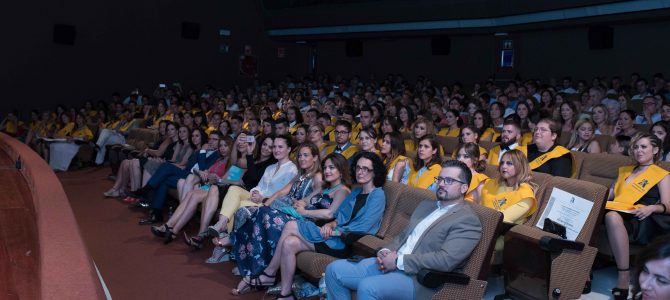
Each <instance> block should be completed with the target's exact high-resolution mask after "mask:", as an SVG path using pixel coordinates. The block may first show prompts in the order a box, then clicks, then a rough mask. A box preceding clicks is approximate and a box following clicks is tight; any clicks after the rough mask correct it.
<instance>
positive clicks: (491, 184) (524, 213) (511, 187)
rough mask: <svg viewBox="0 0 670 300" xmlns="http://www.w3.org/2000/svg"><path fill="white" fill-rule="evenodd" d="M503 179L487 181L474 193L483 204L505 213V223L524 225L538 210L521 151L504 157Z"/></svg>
mask: <svg viewBox="0 0 670 300" xmlns="http://www.w3.org/2000/svg"><path fill="white" fill-rule="evenodd" d="M498 171H499V172H500V176H499V177H498V178H497V179H496V180H487V181H486V182H485V183H484V184H483V185H482V186H480V187H479V188H478V189H477V190H476V192H474V195H473V198H474V199H475V200H476V201H477V202H478V203H479V204H481V205H483V206H486V207H488V208H492V209H495V210H497V211H499V212H502V213H503V221H504V222H506V223H512V224H521V223H523V222H524V221H526V220H527V219H528V218H529V217H530V216H531V215H533V213H534V212H535V211H536V210H537V200H536V199H535V186H534V184H533V183H532V182H531V180H532V176H531V173H530V166H529V165H528V159H526V155H524V154H523V152H521V151H519V150H516V149H515V150H510V151H507V152H505V154H503V156H502V158H501V159H500V165H499V166H498Z"/></svg>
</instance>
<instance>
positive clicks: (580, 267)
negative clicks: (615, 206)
mask: <svg viewBox="0 0 670 300" xmlns="http://www.w3.org/2000/svg"><path fill="white" fill-rule="evenodd" d="M553 188H559V189H561V190H564V191H566V192H569V193H572V194H574V195H577V196H579V197H582V198H584V199H586V200H589V201H592V202H593V207H592V209H591V211H590V212H589V216H588V217H587V220H586V223H585V224H584V227H583V228H582V230H581V231H580V232H579V235H578V236H577V238H576V240H575V242H574V243H571V242H566V240H563V239H562V238H560V237H559V236H558V235H555V234H552V233H549V232H545V231H543V230H541V229H540V228H537V227H536V226H535V224H536V223H537V220H538V219H537V217H536V218H535V219H533V222H532V223H529V224H523V225H517V226H514V227H512V228H511V229H510V231H509V232H508V233H507V234H506V235H505V249H504V254H503V273H504V275H505V281H506V292H507V293H509V294H510V295H512V296H514V297H518V298H524V299H577V298H579V297H580V296H581V293H582V290H583V287H584V284H585V282H586V281H587V280H588V279H589V273H590V270H591V266H592V264H593V261H594V259H595V255H596V253H597V249H596V248H594V247H592V246H591V245H589V243H590V241H591V237H592V235H593V233H594V230H595V229H596V226H597V224H598V219H599V218H598V217H599V216H600V215H601V214H602V212H603V209H604V207H605V201H606V196H607V188H606V187H604V186H602V185H599V184H596V183H591V182H587V181H584V180H577V179H571V178H564V177H552V178H551V179H550V180H549V183H548V185H547V188H546V190H545V192H544V195H543V196H542V199H543V201H542V202H541V203H542V206H541V209H540V213H539V214H537V216H541V212H543V211H544V210H545V209H546V208H547V201H548V200H549V197H550V195H551V193H552V190H553Z"/></svg>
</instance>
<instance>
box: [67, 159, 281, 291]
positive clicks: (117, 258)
mask: <svg viewBox="0 0 670 300" xmlns="http://www.w3.org/2000/svg"><path fill="white" fill-rule="evenodd" d="M109 172H110V170H109V168H87V169H83V170H78V171H69V172H64V173H58V178H59V179H60V180H61V182H62V183H63V187H64V188H65V191H66V193H67V196H68V198H69V199H70V204H71V205H72V209H73V211H74V214H75V216H76V218H77V222H78V224H79V227H80V229H81V233H82V237H83V239H84V242H85V243H86V246H87V247H88V250H89V252H90V254H91V256H92V257H93V260H94V261H95V264H96V265H97V267H98V269H99V270H100V274H101V276H102V278H103V280H104V282H105V284H106V285H107V288H108V289H109V292H110V294H111V297H112V298H113V299H263V298H264V293H262V292H254V293H251V294H247V295H244V296H242V297H238V296H233V295H231V294H230V291H231V289H232V288H234V287H235V286H236V285H237V282H238V281H239V277H236V276H233V275H232V274H231V269H232V267H233V264H232V263H230V262H228V263H222V264H215V265H210V264H206V263H205V260H206V259H207V258H208V257H209V255H210V254H211V250H212V247H213V246H211V245H208V247H206V248H205V249H203V250H200V251H193V250H191V249H190V248H189V247H188V246H186V244H184V243H183V242H182V240H181V239H178V240H175V241H174V242H172V243H171V244H168V245H163V243H162V240H160V239H159V238H156V237H154V236H153V235H152V234H151V232H150V227H149V226H139V225H138V224H137V222H138V220H139V219H140V218H142V217H144V216H145V212H146V211H145V210H137V209H129V208H128V207H127V206H126V205H124V204H123V203H122V202H121V201H119V200H118V199H111V198H104V197H103V195H102V193H103V192H104V191H106V190H107V189H109V188H110V187H111V186H112V182H111V181H110V180H108V179H107V176H108V175H109ZM196 230H197V228H195V227H193V226H191V227H188V228H187V231H188V233H189V234H194V233H197V232H195V231H196ZM265 298H270V297H269V296H265Z"/></svg>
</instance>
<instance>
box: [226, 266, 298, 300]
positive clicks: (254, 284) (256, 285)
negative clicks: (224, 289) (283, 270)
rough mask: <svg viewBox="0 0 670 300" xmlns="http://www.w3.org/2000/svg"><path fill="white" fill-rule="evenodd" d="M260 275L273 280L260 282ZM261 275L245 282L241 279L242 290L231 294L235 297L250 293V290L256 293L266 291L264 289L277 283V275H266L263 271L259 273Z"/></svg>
mask: <svg viewBox="0 0 670 300" xmlns="http://www.w3.org/2000/svg"><path fill="white" fill-rule="evenodd" d="M261 275H262V276H265V277H267V278H270V279H272V278H274V281H273V282H262V281H261V279H260V277H261ZM261 275H258V276H254V277H249V278H248V281H247V277H244V278H242V282H244V286H242V288H235V289H233V292H232V293H233V295H236V296H239V295H244V294H247V293H249V292H251V291H252V290H256V291H260V290H266V289H268V288H270V287H271V286H275V285H277V283H278V282H279V281H278V278H277V275H274V276H270V275H268V273H265V271H263V273H261ZM238 286H239V285H238ZM288 296H292V295H288ZM288 296H284V297H288Z"/></svg>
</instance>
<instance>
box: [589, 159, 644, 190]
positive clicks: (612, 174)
mask: <svg viewBox="0 0 670 300" xmlns="http://www.w3.org/2000/svg"><path fill="white" fill-rule="evenodd" d="M632 164H633V160H632V159H631V158H630V157H628V156H623V155H618V154H607V153H589V154H586V156H585V157H584V162H583V163H582V168H581V169H580V171H579V175H577V179H580V180H584V181H588V182H593V183H598V184H601V185H604V186H606V187H608V188H609V187H610V186H612V184H613V183H614V182H615V181H616V178H617V175H618V173H619V168H620V167H623V166H628V165H632Z"/></svg>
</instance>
